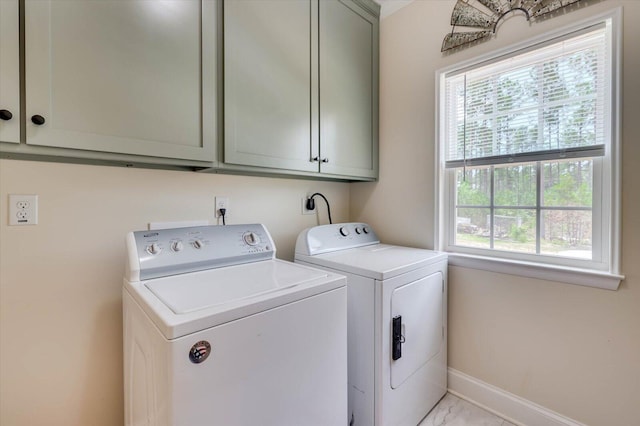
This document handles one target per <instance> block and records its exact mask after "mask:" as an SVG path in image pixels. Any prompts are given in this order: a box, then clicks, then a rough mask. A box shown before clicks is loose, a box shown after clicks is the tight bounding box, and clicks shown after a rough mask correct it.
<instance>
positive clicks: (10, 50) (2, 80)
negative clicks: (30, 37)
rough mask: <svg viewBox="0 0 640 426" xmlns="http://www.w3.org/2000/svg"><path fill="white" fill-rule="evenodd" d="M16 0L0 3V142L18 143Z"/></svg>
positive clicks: (18, 82) (18, 61) (18, 100)
mask: <svg viewBox="0 0 640 426" xmlns="http://www.w3.org/2000/svg"><path fill="white" fill-rule="evenodd" d="M18 28H19V25H18V0H1V1H0V142H7V143H11V144H17V143H20V51H19V33H18Z"/></svg>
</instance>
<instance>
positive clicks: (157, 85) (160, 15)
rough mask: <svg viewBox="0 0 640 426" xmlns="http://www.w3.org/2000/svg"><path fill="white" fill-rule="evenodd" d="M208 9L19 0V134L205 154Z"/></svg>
mask: <svg viewBox="0 0 640 426" xmlns="http://www.w3.org/2000/svg"><path fill="white" fill-rule="evenodd" d="M2 3H3V4H4V3H5V0H2ZM215 9H216V2H214V1H201V0H168V1H148V0H128V1H121V0H102V1H69V0H26V2H25V62H26V63H25V87H26V99H25V105H26V108H25V109H26V136H25V140H26V144H27V145H32V146H45V147H57V148H71V149H75V150H88V151H98V152H108V153H118V154H132V155H136V156H153V157H161V158H171V159H178V160H194V161H195V162H208V163H209V164H211V162H212V161H213V160H214V152H215V149H214V143H215V137H216V128H215V127H216V126H215V123H216V108H215V106H216V89H215V86H216V70H215V64H216V58H215V52H216V48H215V47H216V46H215V44H216V37H217V34H216V10H215ZM4 19H5V18H4V13H3V38H4ZM3 62H4V57H3ZM3 66H4V64H3ZM3 73H4V70H3Z"/></svg>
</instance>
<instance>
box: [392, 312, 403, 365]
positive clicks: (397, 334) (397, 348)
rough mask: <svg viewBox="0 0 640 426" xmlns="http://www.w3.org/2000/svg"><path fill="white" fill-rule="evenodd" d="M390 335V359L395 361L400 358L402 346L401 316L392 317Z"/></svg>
mask: <svg viewBox="0 0 640 426" xmlns="http://www.w3.org/2000/svg"><path fill="white" fill-rule="evenodd" d="M392 334H393V340H392V342H391V358H392V359H393V360H394V361H397V360H399V359H400V358H401V357H402V344H403V343H404V336H403V335H402V315H398V316H396V317H393V325H392Z"/></svg>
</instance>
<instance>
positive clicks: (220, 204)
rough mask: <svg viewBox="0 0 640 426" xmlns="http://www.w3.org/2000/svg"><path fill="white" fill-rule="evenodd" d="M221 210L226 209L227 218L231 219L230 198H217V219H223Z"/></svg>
mask: <svg viewBox="0 0 640 426" xmlns="http://www.w3.org/2000/svg"><path fill="white" fill-rule="evenodd" d="M220 209H226V212H225V214H224V215H225V217H227V218H228V217H229V197H216V217H221V216H222V215H221V214H220Z"/></svg>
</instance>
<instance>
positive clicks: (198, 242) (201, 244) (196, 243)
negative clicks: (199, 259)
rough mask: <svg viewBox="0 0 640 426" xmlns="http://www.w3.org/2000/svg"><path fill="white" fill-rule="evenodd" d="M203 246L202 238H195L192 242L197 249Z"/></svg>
mask: <svg viewBox="0 0 640 426" xmlns="http://www.w3.org/2000/svg"><path fill="white" fill-rule="evenodd" d="M203 246H204V243H203V242H202V240H195V241H194V242H193V247H195V248H197V249H198V250H200V249H201V248H202V247H203Z"/></svg>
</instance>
